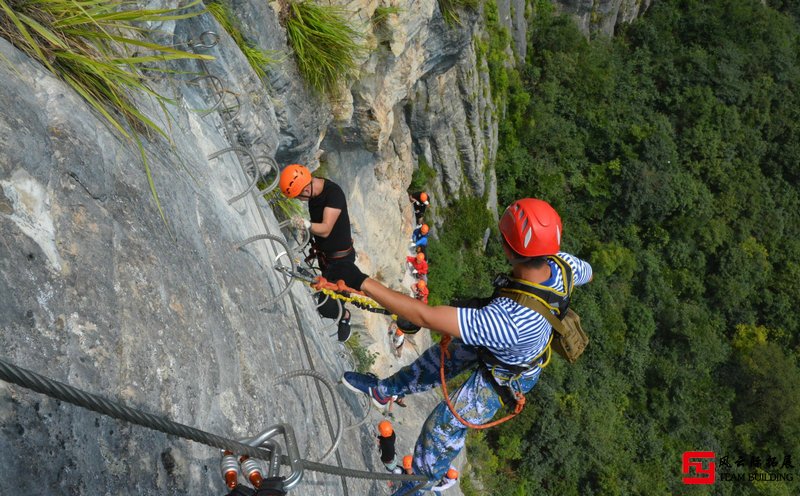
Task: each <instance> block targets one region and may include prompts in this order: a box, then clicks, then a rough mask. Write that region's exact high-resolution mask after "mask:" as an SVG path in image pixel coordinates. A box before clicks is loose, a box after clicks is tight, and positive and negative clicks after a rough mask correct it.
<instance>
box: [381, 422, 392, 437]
mask: <svg viewBox="0 0 800 496" xmlns="http://www.w3.org/2000/svg"><path fill="white" fill-rule="evenodd" d="M378 432H379V433H380V434H381V437H389V436H391V435H392V433H393V432H394V429H392V423H391V422H389V421H388V420H383V421H381V423H379V424H378Z"/></svg>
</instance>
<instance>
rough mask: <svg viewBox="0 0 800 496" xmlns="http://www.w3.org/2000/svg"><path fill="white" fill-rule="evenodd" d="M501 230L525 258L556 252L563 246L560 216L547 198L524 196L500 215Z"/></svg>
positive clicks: (504, 236)
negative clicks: (538, 198)
mask: <svg viewBox="0 0 800 496" xmlns="http://www.w3.org/2000/svg"><path fill="white" fill-rule="evenodd" d="M500 232H501V233H502V235H503V238H504V239H505V240H506V242H508V245H509V246H510V247H511V249H512V250H514V252H516V253H518V254H519V255H521V256H523V257H541V256H544V255H555V254H556V253H558V250H559V249H560V248H561V233H562V227H561V217H559V215H558V212H556V211H555V209H554V208H553V207H551V206H550V204H549V203H547V202H546V201H544V200H537V199H535V198H523V199H521V200H517V201H515V202H514V203H512V204H511V205H509V207H508V208H507V209H506V211H505V212H504V213H503V217H501V218H500Z"/></svg>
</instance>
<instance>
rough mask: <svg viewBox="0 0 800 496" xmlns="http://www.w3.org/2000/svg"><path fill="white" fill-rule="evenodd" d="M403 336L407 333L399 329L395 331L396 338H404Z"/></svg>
mask: <svg viewBox="0 0 800 496" xmlns="http://www.w3.org/2000/svg"><path fill="white" fill-rule="evenodd" d="M403 334H405V333H404V332H403V330H402V329H400V328H399V327H398V328H397V329H395V331H394V335H395V336H402V335H403Z"/></svg>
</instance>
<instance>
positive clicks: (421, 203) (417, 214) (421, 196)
mask: <svg viewBox="0 0 800 496" xmlns="http://www.w3.org/2000/svg"><path fill="white" fill-rule="evenodd" d="M408 200H409V201H410V202H411V205H412V206H413V207H414V219H416V221H417V225H419V224H421V223H422V218H423V216H424V215H425V210H427V209H428V205H430V204H431V203H430V201H429V199H428V193H426V192H424V191H420V192H418V193H411V194H410V195H408Z"/></svg>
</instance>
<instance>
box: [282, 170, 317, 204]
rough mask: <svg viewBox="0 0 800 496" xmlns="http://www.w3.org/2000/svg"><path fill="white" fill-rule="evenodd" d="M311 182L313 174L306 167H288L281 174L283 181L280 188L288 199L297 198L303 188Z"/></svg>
mask: <svg viewBox="0 0 800 496" xmlns="http://www.w3.org/2000/svg"><path fill="white" fill-rule="evenodd" d="M310 182H311V172H309V171H308V169H307V168H306V167H303V166H302V165H299V164H291V165H287V166H286V168H285V169H283V171H282V172H281V180H280V184H279V185H278V187H279V188H280V189H281V193H283V194H284V195H285V196H286V197H287V198H297V196H298V195H299V194H300V193H301V192H302V191H303V188H305V187H306V186H308V185H309V183H310Z"/></svg>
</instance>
